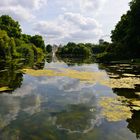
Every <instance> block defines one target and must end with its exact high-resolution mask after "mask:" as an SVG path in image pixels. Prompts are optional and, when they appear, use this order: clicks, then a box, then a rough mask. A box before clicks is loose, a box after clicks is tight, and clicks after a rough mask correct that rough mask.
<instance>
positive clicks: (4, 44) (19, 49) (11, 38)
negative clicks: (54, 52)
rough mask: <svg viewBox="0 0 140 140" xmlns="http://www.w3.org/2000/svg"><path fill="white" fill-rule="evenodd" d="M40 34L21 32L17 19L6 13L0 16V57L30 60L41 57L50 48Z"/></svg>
mask: <svg viewBox="0 0 140 140" xmlns="http://www.w3.org/2000/svg"><path fill="white" fill-rule="evenodd" d="M47 51H48V49H47V48H46V46H45V43H44V40H43V38H42V36H40V35H34V36H31V35H27V34H22V30H21V27H20V25H19V22H18V21H15V20H13V19H12V18H11V17H10V16H8V15H2V16H1V17H0V59H4V60H7V59H13V58H25V59H26V60H27V59H29V60H30V61H37V60H38V59H43V57H44V56H45V55H46V53H50V52H51V50H50V48H49V52H47Z"/></svg>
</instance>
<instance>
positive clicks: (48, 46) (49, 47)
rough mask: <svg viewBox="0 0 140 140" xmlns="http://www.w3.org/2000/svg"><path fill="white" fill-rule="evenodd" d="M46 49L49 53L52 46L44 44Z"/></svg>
mask: <svg viewBox="0 0 140 140" xmlns="http://www.w3.org/2000/svg"><path fill="white" fill-rule="evenodd" d="M46 51H47V52H48V53H51V52H52V46H51V45H50V44H49V45H47V46H46Z"/></svg>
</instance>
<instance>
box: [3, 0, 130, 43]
mask: <svg viewBox="0 0 140 140" xmlns="http://www.w3.org/2000/svg"><path fill="white" fill-rule="evenodd" d="M129 2H130V0H117V1H115V0H3V1H1V2H0V14H1V15H2V14H8V15H10V16H12V17H13V18H14V19H15V20H18V21H19V22H20V24H21V27H22V31H23V33H27V34H31V35H34V34H40V35H42V36H43V37H44V39H45V42H46V44H48V43H51V44H65V43H67V42H69V41H71V42H77V43H78V42H91V43H96V42H98V40H99V39H100V38H104V39H105V40H107V41H109V40H110V38H109V35H110V32H111V30H112V29H114V28H115V25H116V23H117V22H118V21H119V20H120V17H121V15H122V14H124V13H126V11H127V10H128V9H129V6H128V3H129Z"/></svg>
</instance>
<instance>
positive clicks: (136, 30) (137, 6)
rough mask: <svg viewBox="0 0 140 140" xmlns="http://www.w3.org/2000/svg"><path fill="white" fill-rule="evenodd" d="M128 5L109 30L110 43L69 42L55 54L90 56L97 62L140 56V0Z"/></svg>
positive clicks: (61, 55) (134, 0) (101, 41)
mask: <svg viewBox="0 0 140 140" xmlns="http://www.w3.org/2000/svg"><path fill="white" fill-rule="evenodd" d="M129 5H130V10H129V11H127V13H126V14H124V15H122V17H121V20H120V21H119V22H118V23H117V25H116V27H115V29H114V30H112V32H111V39H112V42H111V43H108V42H104V41H103V40H100V41H99V44H91V43H85V44H83V43H80V44H75V43H72V42H70V43H68V44H67V45H65V46H63V47H62V48H59V49H58V52H57V55H58V56H60V57H62V58H64V57H87V56H91V57H93V58H95V59H96V61H97V62H109V61H118V60H127V59H129V60H132V59H136V58H140V26H139V25H140V1H139V0H132V1H131V2H130V3H129Z"/></svg>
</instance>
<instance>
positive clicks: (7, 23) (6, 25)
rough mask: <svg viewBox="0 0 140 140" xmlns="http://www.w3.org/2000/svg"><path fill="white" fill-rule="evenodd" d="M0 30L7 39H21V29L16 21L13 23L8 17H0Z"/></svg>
mask: <svg viewBox="0 0 140 140" xmlns="http://www.w3.org/2000/svg"><path fill="white" fill-rule="evenodd" d="M0 29H1V30H5V31H6V32H7V34H8V36H9V37H15V38H20V37H21V28H20V25H19V23H18V22H17V21H14V20H13V19H12V18H11V17H10V16H8V15H2V16H1V17H0Z"/></svg>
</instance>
